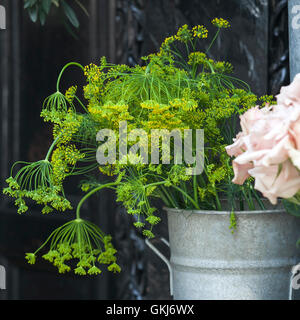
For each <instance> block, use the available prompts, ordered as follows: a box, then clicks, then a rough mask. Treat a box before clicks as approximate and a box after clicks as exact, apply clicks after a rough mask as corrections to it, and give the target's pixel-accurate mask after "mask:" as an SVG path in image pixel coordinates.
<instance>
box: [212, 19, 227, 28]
mask: <svg viewBox="0 0 300 320" xmlns="http://www.w3.org/2000/svg"><path fill="white" fill-rule="evenodd" d="M211 23H212V24H213V25H214V26H216V27H218V28H230V23H229V22H228V21H227V20H225V19H223V18H214V19H213V20H212V21H211Z"/></svg>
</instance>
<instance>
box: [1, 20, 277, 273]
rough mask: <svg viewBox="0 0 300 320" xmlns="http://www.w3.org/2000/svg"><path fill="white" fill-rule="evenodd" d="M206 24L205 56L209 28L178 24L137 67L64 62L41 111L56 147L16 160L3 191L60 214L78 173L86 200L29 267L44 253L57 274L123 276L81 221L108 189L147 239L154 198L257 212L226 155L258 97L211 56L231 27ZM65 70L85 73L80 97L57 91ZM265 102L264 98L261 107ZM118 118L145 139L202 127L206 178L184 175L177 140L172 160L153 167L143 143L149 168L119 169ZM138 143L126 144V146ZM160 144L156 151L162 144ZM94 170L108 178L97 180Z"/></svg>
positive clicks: (105, 239) (95, 230) (110, 252)
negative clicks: (107, 134) (107, 147)
mask: <svg viewBox="0 0 300 320" xmlns="http://www.w3.org/2000/svg"><path fill="white" fill-rule="evenodd" d="M212 23H213V24H214V25H215V26H216V33H215V35H214V36H213V37H212V40H211V41H210V42H209V43H207V46H206V47H207V50H206V51H205V52H202V51H199V50H198V47H199V44H200V43H201V42H205V41H206V40H207V38H208V31H207V29H206V28H205V27H204V26H201V25H199V26H195V27H193V28H189V27H188V26H187V25H184V26H182V27H181V28H179V30H178V32H177V33H176V34H175V35H173V36H171V37H168V38H166V39H165V41H164V42H163V43H162V45H161V47H160V50H159V51H158V52H157V53H155V54H150V55H149V56H147V57H143V58H142V60H143V63H144V65H142V66H140V65H137V66H134V67H129V66H127V65H115V64H111V63H108V62H107V60H106V58H105V57H102V58H101V60H100V63H99V65H95V64H90V65H88V66H85V67H83V66H82V65H80V64H79V63H76V62H70V63H68V64H67V65H66V66H65V67H64V68H63V69H62V71H61V72H60V74H59V77H58V80H57V86H56V91H55V92H54V93H53V94H52V95H50V96H49V97H48V98H46V100H45V102H44V104H43V108H42V111H41V117H43V118H44V120H45V121H50V122H52V124H53V140H54V141H53V143H52V145H51V146H50V148H49V151H48V153H47V155H46V157H45V159H43V160H40V161H37V162H35V163H27V162H18V163H16V165H15V166H14V167H13V168H12V172H11V177H10V178H8V179H7V183H8V187H7V188H5V189H4V193H5V194H7V195H9V196H11V197H13V198H15V204H16V206H17V207H18V212H19V213H24V212H26V211H27V210H28V205H27V204H26V199H28V198H30V199H31V200H33V201H35V202H36V203H37V204H39V205H41V206H42V213H50V212H52V211H65V210H67V209H71V203H70V202H69V200H68V199H67V198H66V195H65V193H64V186H65V183H67V181H68V178H69V177H71V176H75V175H77V176H82V178H83V181H82V183H81V190H82V191H83V192H84V193H85V195H84V196H83V197H82V199H81V200H80V202H79V203H78V206H77V208H76V217H75V218H74V219H73V220H71V221H70V222H68V223H66V224H64V225H63V226H61V227H59V228H58V229H56V230H54V231H53V232H52V234H51V235H50V236H49V237H48V238H47V239H46V241H45V243H44V244H43V245H42V246H41V247H40V248H38V249H37V250H36V251H35V252H34V253H28V254H27V255H26V258H27V260H28V262H29V263H35V261H36V257H37V256H38V255H39V254H41V255H42V257H43V258H44V259H46V260H48V261H49V262H51V263H53V264H54V265H55V266H57V267H58V269H59V272H67V271H71V270H73V271H74V272H75V273H76V274H80V275H86V274H99V273H100V270H101V269H100V265H101V264H107V266H108V270H109V271H113V272H120V267H119V266H118V265H117V261H116V255H115V254H116V250H115V249H114V247H113V245H112V239H111V237H110V236H107V235H105V234H104V233H103V232H102V231H101V230H100V228H99V227H98V226H96V225H95V224H92V223H91V222H89V221H86V220H83V219H82V218H81V216H80V210H81V207H82V204H83V203H84V202H85V201H88V199H89V198H90V197H91V196H93V195H95V194H96V193H98V192H100V191H101V190H102V189H104V188H108V189H110V190H111V191H112V192H115V194H116V196H117V199H116V200H117V201H118V202H119V203H121V204H122V205H123V206H124V207H125V208H126V210H127V213H128V214H130V215H132V216H134V220H135V222H134V226H135V227H136V228H139V229H140V230H141V232H142V233H143V234H144V236H145V237H148V238H153V237H154V236H155V235H154V227H155V226H156V225H157V224H158V223H159V222H160V220H161V218H160V216H159V211H158V210H157V208H156V206H155V205H154V201H153V200H157V199H159V200H160V201H161V202H162V203H163V204H164V205H165V206H166V207H170V208H180V209H190V210H193V209H202V210H222V200H223V199H227V200H228V202H229V204H230V206H231V209H232V212H234V210H238V209H242V207H243V205H244V203H246V204H247V207H248V208H249V209H250V210H254V209H255V208H256V205H257V204H258V205H259V206H260V207H261V208H263V203H262V201H261V200H260V196H259V195H258V194H257V193H256V192H255V190H254V188H253V181H252V180H251V179H248V181H247V183H246V184H244V185H243V186H237V185H233V184H232V182H231V180H232V178H233V169H232V166H231V161H230V158H229V156H228V155H227V153H226V150H225V146H226V145H228V144H229V143H231V141H232V139H233V138H234V137H235V135H236V132H237V129H238V128H236V123H237V118H238V117H239V115H241V114H242V113H243V112H244V111H246V110H248V109H250V108H251V107H252V106H253V105H255V104H256V103H257V101H258V98H257V96H256V95H255V94H253V93H252V92H251V91H250V89H249V86H248V85H247V84H246V83H245V82H244V81H242V80H240V79H237V78H235V77H234V76H233V74H232V72H233V67H232V66H231V64H230V63H229V62H224V61H215V60H213V59H211V58H210V57H209V53H208V50H209V49H210V47H211V46H212V44H213V43H214V42H215V40H216V38H217V37H218V35H219V33H220V32H221V29H222V28H228V27H229V23H228V22H227V21H226V20H224V19H214V20H213V21H212ZM69 67H78V68H79V69H80V70H81V71H82V72H83V75H84V76H85V77H86V84H85V85H84V87H83V88H82V89H83V96H84V99H85V100H84V101H83V100H82V99H81V98H79V95H78V93H77V92H78V89H79V88H78V86H77V84H76V83H75V84H73V85H72V86H71V87H70V88H69V89H67V90H66V92H65V94H63V93H62V90H61V88H60V80H61V77H62V75H63V74H64V72H65V71H66V69H68V68H69ZM270 99H272V97H267V96H265V97H262V98H261V100H262V102H263V103H266V102H268V101H270ZM121 122H126V123H127V126H128V130H132V129H139V128H142V129H143V130H144V132H145V135H146V136H147V139H148V141H151V132H152V129H166V130H168V131H169V132H171V131H172V130H173V129H177V130H179V131H180V132H181V133H182V134H183V133H184V130H185V129H192V130H195V129H203V130H204V137H205V145H204V170H203V173H202V174H199V175H194V176H190V175H187V174H186V169H187V168H192V167H193V165H191V164H188V163H186V162H185V161H183V162H182V163H177V162H176V161H175V159H174V158H175V156H174V155H173V151H174V141H171V143H170V161H169V163H168V164H162V162H160V163H159V164H152V163H151V161H150V158H151V157H150V156H151V152H150V151H151V150H150V148H149V145H146V146H144V147H145V150H146V153H147V156H149V157H148V158H149V161H150V162H149V163H147V164H146V163H144V162H142V161H141V159H142V157H141V154H135V155H134V154H132V153H128V154H127V156H126V157H127V160H129V161H128V162H125V163H124V162H123V160H124V159H123V158H120V152H119V149H118V148H119V141H120V139H122V138H121V135H120V131H119V125H120V123H121ZM101 129H111V130H113V131H114V132H115V135H116V141H117V146H116V156H117V157H116V161H115V162H114V163H113V164H109V163H106V164H99V163H97V160H96V152H97V149H98V147H99V146H101V142H98V141H96V135H97V133H98V132H99V130H101ZM194 140H195V139H194V138H193V137H192V139H191V143H190V148H191V152H192V154H195V152H196V151H197V144H196V143H195V141H194ZM134 143H135V142H132V141H128V145H127V149H129V148H131V147H132V146H133V145H134ZM159 148H160V149H159V150H160V151H161V150H162V148H163V145H162V143H161V144H159ZM126 151H128V150H126ZM121 160H122V161H121ZM159 160H160V161H161V160H162V155H161V154H160V155H159ZM100 174H101V175H104V176H107V177H108V179H109V182H108V183H103V184H100V183H99V179H98V178H99V175H100ZM107 214H110V213H107ZM228 225H229V228H230V229H231V230H232V231H233V230H234V229H235V228H236V227H237V226H236V221H235V216H234V213H232V214H231V215H230V216H228ZM229 232H230V231H229ZM45 250H48V251H46V253H42V252H44V251H45Z"/></svg>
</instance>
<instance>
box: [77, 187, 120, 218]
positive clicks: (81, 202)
mask: <svg viewBox="0 0 300 320" xmlns="http://www.w3.org/2000/svg"><path fill="white" fill-rule="evenodd" d="M118 184H119V182H110V183H106V184H101V185H100V186H98V187H96V188H94V189H93V190H91V191H90V192H89V193H87V194H86V195H85V196H84V197H83V198H82V199H81V200H80V201H79V203H78V205H77V208H76V219H81V218H80V208H81V206H82V204H83V203H84V202H85V201H86V200H87V199H88V198H89V197H90V196H92V195H93V194H94V193H96V192H97V191H100V190H101V189H104V188H110V187H114V186H116V185H118Z"/></svg>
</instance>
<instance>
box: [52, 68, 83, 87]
mask: <svg viewBox="0 0 300 320" xmlns="http://www.w3.org/2000/svg"><path fill="white" fill-rule="evenodd" d="M70 66H77V67H79V68H81V69H82V71H84V67H83V66H82V65H81V64H80V63H77V62H69V63H67V64H66V65H65V66H64V67H63V68H62V70H61V72H60V74H59V76H58V79H57V82H56V90H57V92H60V91H59V84H60V80H61V77H62V75H63V73H64V71H65V70H66V69H67V68H68V67H70Z"/></svg>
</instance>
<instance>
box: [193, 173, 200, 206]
mask: <svg viewBox="0 0 300 320" xmlns="http://www.w3.org/2000/svg"><path fill="white" fill-rule="evenodd" d="M193 189H194V199H195V201H196V203H197V204H198V206H199V201H198V182H197V175H195V174H194V176H193Z"/></svg>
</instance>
